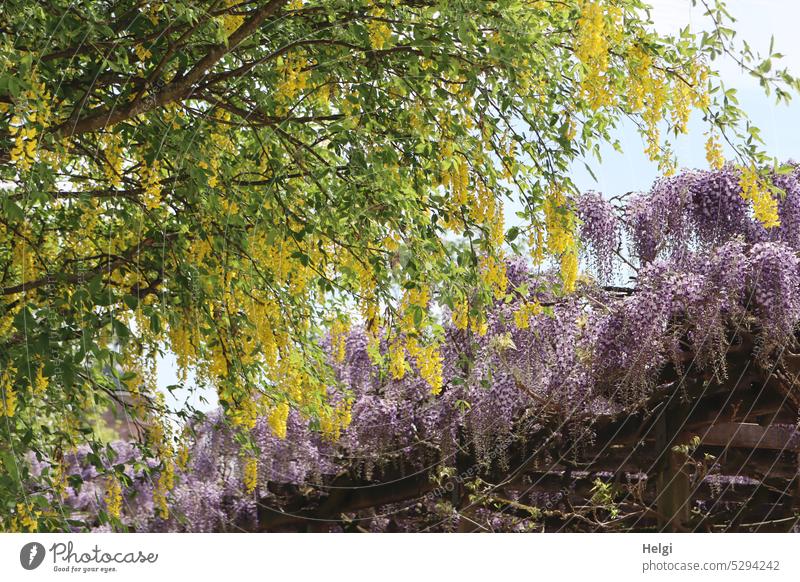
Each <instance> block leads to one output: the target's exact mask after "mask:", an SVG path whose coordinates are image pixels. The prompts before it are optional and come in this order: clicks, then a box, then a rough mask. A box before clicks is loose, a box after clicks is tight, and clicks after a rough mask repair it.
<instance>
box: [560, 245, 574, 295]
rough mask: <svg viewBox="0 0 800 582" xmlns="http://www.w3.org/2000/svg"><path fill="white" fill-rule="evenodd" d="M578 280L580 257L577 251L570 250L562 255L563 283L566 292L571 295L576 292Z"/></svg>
mask: <svg viewBox="0 0 800 582" xmlns="http://www.w3.org/2000/svg"><path fill="white" fill-rule="evenodd" d="M577 280H578V255H577V253H576V252H575V249H570V250H569V251H567V252H565V253H564V254H563V255H561V282H562V284H563V285H564V291H566V292H567V293H570V292H572V291H574V290H575V282H576V281H577Z"/></svg>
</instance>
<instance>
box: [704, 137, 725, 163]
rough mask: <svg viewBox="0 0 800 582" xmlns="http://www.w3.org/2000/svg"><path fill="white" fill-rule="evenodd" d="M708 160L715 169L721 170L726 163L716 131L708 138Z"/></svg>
mask: <svg viewBox="0 0 800 582" xmlns="http://www.w3.org/2000/svg"><path fill="white" fill-rule="evenodd" d="M706 160H707V161H708V165H709V166H711V167H712V168H713V169H715V170H720V169H722V166H724V165H725V157H724V156H723V154H722V146H721V145H720V143H719V140H718V139H717V136H716V134H714V133H712V134H710V135H709V136H708V140H706Z"/></svg>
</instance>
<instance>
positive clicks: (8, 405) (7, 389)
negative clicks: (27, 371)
mask: <svg viewBox="0 0 800 582" xmlns="http://www.w3.org/2000/svg"><path fill="white" fill-rule="evenodd" d="M16 375H17V369H16V368H14V367H13V366H8V367H7V368H6V369H5V370H3V374H2V375H1V376H0V391H2V393H3V402H2V406H0V416H6V417H9V418H11V417H12V416H14V413H15V412H16V410H17V392H16V390H15V389H14V377H15V376H16Z"/></svg>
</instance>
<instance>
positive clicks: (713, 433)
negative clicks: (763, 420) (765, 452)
mask: <svg viewBox="0 0 800 582" xmlns="http://www.w3.org/2000/svg"><path fill="white" fill-rule="evenodd" d="M700 439H701V443H702V444H703V445H707V446H718V447H729V448H745V449H771V450H779V451H780V450H782V451H800V430H798V429H797V428H795V427H792V426H785V425H784V426H781V425H778V426H768V427H764V426H760V425H758V424H750V423H744V422H725V423H721V424H715V425H712V426H710V427H708V428H706V429H705V430H701V431H700Z"/></svg>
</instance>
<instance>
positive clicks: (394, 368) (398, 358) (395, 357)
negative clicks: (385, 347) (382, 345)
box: [389, 340, 407, 380]
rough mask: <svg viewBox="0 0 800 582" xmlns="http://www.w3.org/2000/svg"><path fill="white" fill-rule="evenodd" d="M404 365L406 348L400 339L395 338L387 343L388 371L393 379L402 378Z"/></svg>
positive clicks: (404, 370) (404, 371) (404, 369)
mask: <svg viewBox="0 0 800 582" xmlns="http://www.w3.org/2000/svg"><path fill="white" fill-rule="evenodd" d="M406 367H407V366H406V348H405V346H404V345H403V343H402V342H401V341H400V340H395V341H394V342H392V343H391V344H390V345H389V373H390V374H391V375H392V378H394V379H395V380H402V379H403V377H404V376H405V375H406Z"/></svg>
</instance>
